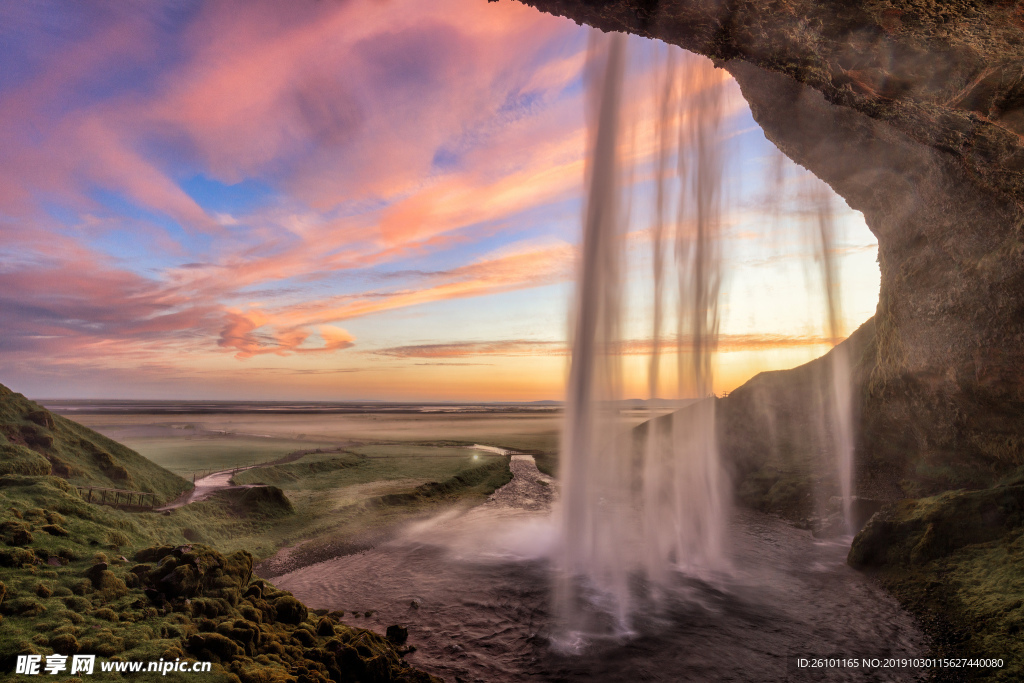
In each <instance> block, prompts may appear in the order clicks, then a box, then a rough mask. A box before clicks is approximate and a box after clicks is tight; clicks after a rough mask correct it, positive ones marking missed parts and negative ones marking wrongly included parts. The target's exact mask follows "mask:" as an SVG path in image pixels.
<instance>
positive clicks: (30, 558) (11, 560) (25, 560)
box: [0, 548, 36, 567]
mask: <svg viewBox="0 0 1024 683" xmlns="http://www.w3.org/2000/svg"><path fill="white" fill-rule="evenodd" d="M35 560H36V556H35V553H33V552H32V551H31V550H25V549H24V548H11V549H0V567H21V566H22V565H26V564H32V563H34V562H35Z"/></svg>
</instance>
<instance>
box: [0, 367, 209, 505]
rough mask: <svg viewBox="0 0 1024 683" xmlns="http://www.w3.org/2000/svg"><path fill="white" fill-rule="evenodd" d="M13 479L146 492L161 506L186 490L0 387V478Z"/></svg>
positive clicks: (167, 474) (114, 446)
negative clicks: (48, 476)
mask: <svg viewBox="0 0 1024 683" xmlns="http://www.w3.org/2000/svg"><path fill="white" fill-rule="evenodd" d="M19 474H20V475H45V474H53V475H54V476H57V477H60V478H62V479H64V480H66V481H69V482H71V483H73V484H83V485H90V486H104V487H111V488H120V489H129V490H135V491H148V492H152V493H156V494H157V498H158V499H160V500H165V501H166V500H171V499H173V498H175V497H177V496H178V495H179V494H180V493H181V492H183V491H185V490H187V489H188V488H189V487H190V484H189V483H188V482H187V481H185V480H184V479H182V478H181V477H178V476H176V475H174V474H172V473H170V472H168V471H167V470H165V469H163V468H162V467H160V466H158V465H156V464H154V463H152V462H150V461H149V460H147V459H145V458H143V457H142V456H141V455H139V454H138V453H136V452H135V451H132V450H130V449H128V448H126V447H125V446H122V445H121V444H119V443H117V442H116V441H113V440H111V439H108V438H107V437H105V436H103V435H102V434H98V433H96V432H94V431H92V430H91V429H89V428H87V427H83V426H82V425H80V424H78V423H76V422H72V421H71V420H68V419H65V418H63V417H61V416H59V415H54V414H52V413H50V412H49V411H47V410H45V409H44V408H43V407H42V406H40V405H39V404H37V403H33V402H32V401H29V400H28V399H26V398H25V397H24V396H22V395H21V394H16V393H14V392H12V391H11V390H10V389H8V388H7V387H4V386H2V385H0V475H19Z"/></svg>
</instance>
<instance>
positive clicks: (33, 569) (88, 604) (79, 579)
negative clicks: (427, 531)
mask: <svg viewBox="0 0 1024 683" xmlns="http://www.w3.org/2000/svg"><path fill="white" fill-rule="evenodd" d="M43 485H44V486H45V485H46V484H45V483H43ZM15 488H19V487H15ZM56 488H57V489H58V490H61V489H60V487H59V485H58V486H57V487H56ZM65 493H66V492H65ZM58 497H59V496H58ZM19 514H21V513H20V511H18V510H15V511H14V512H13V513H12V515H11V516H13V517H15V518H18V515H19ZM21 517H22V518H23V519H26V520H31V519H35V518H38V520H39V521H42V520H44V519H55V518H58V519H64V518H63V516H62V515H60V513H57V512H54V511H52V510H41V509H40V510H31V511H26V512H25V513H24V514H22V515H21ZM4 524H5V528H6V527H7V522H4ZM75 526H77V527H79V528H80V530H83V531H87V532H91V533H93V534H99V533H101V527H100V525H98V524H95V523H94V524H92V525H90V524H88V521H87V520H79V522H76V523H75ZM94 540H95V539H94V538H90V539H89V541H94ZM89 541H85V540H84V539H82V540H81V541H79V540H74V539H73V538H72V540H68V541H65V542H64V545H63V547H61V549H60V551H59V552H57V553H54V552H51V551H50V550H48V549H47V548H46V547H45V546H44V545H39V546H37V547H33V548H31V549H28V548H24V549H23V548H18V550H17V551H8V553H7V555H6V556H5V563H6V564H7V565H8V566H9V567H11V569H9V570H8V571H6V572H5V574H4V576H5V581H4V582H3V583H0V613H2V614H3V619H4V621H3V628H2V629H0V668H2V669H3V670H5V671H10V670H12V669H13V665H14V660H15V658H16V657H17V656H18V655H19V654H43V655H46V654H52V653H59V654H64V655H73V654H79V653H81V654H95V655H97V656H99V657H100V658H103V659H109V660H112V661H140V660H141V661H145V662H149V661H157V660H159V659H161V658H163V659H164V660H170V661H173V660H175V659H177V658H187V659H196V660H199V661H210V662H213V667H214V668H213V672H212V675H209V674H207V676H209V678H210V680H212V681H234V682H235V683H267V682H276V681H280V682H281V683H284V682H285V681H291V682H296V683H297V682H302V683H307V682H308V683H327V681H337V682H344V681H360V680H362V681H408V682H410V683H413V682H422V683H430V682H431V681H436V680H437V679H436V678H433V677H431V676H429V675H428V674H425V673H423V672H421V671H416V670H414V669H412V668H411V667H409V665H407V664H406V663H405V662H404V661H403V660H402V656H403V655H404V654H405V652H407V650H406V649H405V648H402V647H401V644H402V643H401V642H399V641H400V639H398V638H392V640H389V639H387V638H384V637H381V636H380V635H377V634H376V633H373V632H371V631H367V630H365V629H359V628H352V627H349V626H346V625H344V624H342V623H340V618H341V617H342V616H343V613H340V612H334V613H330V614H328V613H327V612H326V610H324V611H319V612H315V611H314V612H311V611H309V610H308V609H307V608H306V607H305V606H304V605H303V604H302V603H301V602H299V601H298V600H296V599H295V598H294V597H292V595H291V594H290V593H288V592H286V591H279V590H277V589H275V588H274V587H273V586H272V585H270V584H269V583H267V582H266V581H263V580H261V579H256V578H253V575H252V563H253V558H252V555H250V554H249V553H248V552H246V551H237V552H235V553H232V554H230V555H227V556H225V555H222V554H221V553H219V552H217V551H216V550H214V549H212V548H210V547H208V546H203V545H184V546H177V547H175V546H170V545H162V546H155V547H150V548H143V549H140V550H138V551H137V552H136V553H134V561H130V560H128V559H127V558H125V557H124V556H119V555H109V554H108V553H106V552H96V553H91V552H88V551H87V549H86V547H84V546H86V545H87V544H88V543H89ZM394 628H395V633H397V632H398V630H400V627H397V626H396V627H394ZM389 631H390V629H389ZM393 641H394V642H393ZM101 661H102V660H101ZM191 677H194V674H182V673H170V674H168V675H167V676H166V679H167V680H169V681H185V680H191ZM89 679H90V680H97V681H104V680H121V675H120V674H118V673H103V672H101V671H100V667H99V666H98V665H97V667H96V669H95V670H94V673H93V674H92V675H91V676H90V677H89Z"/></svg>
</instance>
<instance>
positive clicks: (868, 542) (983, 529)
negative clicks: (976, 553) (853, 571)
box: [848, 484, 1024, 567]
mask: <svg viewBox="0 0 1024 683" xmlns="http://www.w3.org/2000/svg"><path fill="white" fill-rule="evenodd" d="M1021 526H1024V485H1019V484H1018V485H1012V486H997V487H995V488H991V489H984V490H981V491H949V492H947V493H943V494H940V495H938V496H932V497H930V498H921V499H918V500H903V501H900V502H898V503H893V504H890V505H887V506H886V507H884V508H882V509H881V510H880V511H879V512H878V513H876V514H875V515H874V516H873V517H872V518H871V520H869V521H868V523H867V525H866V526H865V527H864V528H863V529H862V530H861V532H860V533H859V534H857V537H856V538H855V539H854V541H853V545H852V546H851V548H850V554H849V557H848V561H849V563H850V564H851V565H852V566H854V567H871V566H875V567H880V566H901V565H920V564H923V563H926V562H929V561H931V560H934V559H937V558H939V557H944V556H946V555H949V554H950V553H952V552H953V551H955V550H957V549H959V548H962V547H964V546H967V545H972V544H976V543H985V542H988V541H993V540H996V539H999V538H1002V537H1003V536H1005V535H1006V534H1007V533H1008V532H1009V531H1011V530H1012V529H1016V528H1019V527H1021Z"/></svg>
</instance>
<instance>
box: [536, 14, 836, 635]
mask: <svg viewBox="0 0 1024 683" xmlns="http://www.w3.org/2000/svg"><path fill="white" fill-rule="evenodd" d="M626 48H627V39H626V37H625V36H624V35H622V34H602V33H599V32H596V31H595V32H594V33H592V36H591V45H590V52H589V56H588V63H587V81H588V94H589V100H588V102H589V111H588V117H589V118H588V126H589V142H588V145H589V149H588V156H587V167H586V192H587V194H586V202H585V205H584V216H583V241H582V246H581V250H580V259H579V265H578V273H577V290H576V298H575V301H574V307H573V312H572V321H571V322H572V327H571V348H572V360H571V366H570V372H569V382H568V391H567V402H566V421H565V427H564V430H563V435H562V446H561V472H560V480H561V500H560V503H559V506H558V508H557V512H556V514H557V518H558V522H559V525H560V530H561V538H562V543H561V545H560V551H559V556H558V557H557V558H556V559H557V562H556V564H557V572H556V580H555V586H554V598H555V608H556V613H557V615H558V618H559V619H560V621H561V636H560V637H559V639H558V640H557V641H556V644H557V645H558V646H560V647H561V648H562V649H567V650H573V649H578V648H579V647H580V646H581V645H582V644H583V643H585V642H586V641H587V640H588V639H590V638H593V637H603V636H609V635H610V636H622V635H625V634H629V633H630V632H631V631H632V628H633V615H634V614H635V613H636V611H637V607H638V604H639V602H640V601H642V600H645V599H646V598H647V597H653V598H654V599H655V602H656V603H657V602H658V600H657V598H658V597H659V596H660V595H662V594H664V593H665V592H666V591H667V590H670V589H671V588H672V586H673V585H674V583H676V582H677V581H678V578H679V576H680V575H689V576H697V577H700V578H704V579H711V580H714V579H715V578H716V577H719V576H721V575H722V574H723V572H726V571H728V569H729V567H730V564H729V557H728V552H727V546H728V543H727V534H728V527H729V511H730V508H731V495H730V490H731V489H730V484H729V481H728V476H727V474H726V470H725V468H724V466H723V464H722V462H721V458H720V454H719V445H718V438H717V432H716V410H717V401H718V399H717V398H716V397H715V395H714V393H713V391H714V368H715V362H714V361H715V355H716V352H717V347H718V338H719V325H720V315H719V306H720V297H721V291H722V284H723V277H724V269H723V265H722V264H723V241H724V227H725V226H728V225H730V222H731V221H732V220H733V219H732V218H731V217H730V216H729V215H727V212H728V211H729V209H730V208H731V207H730V202H729V201H727V197H726V192H727V190H728V187H727V185H726V183H725V177H726V175H727V167H728V166H729V162H730V158H731V155H730V154H729V152H728V145H727V142H726V140H727V137H728V136H727V134H726V131H725V130H724V126H723V121H724V118H725V115H726V106H725V93H726V90H725V89H726V87H727V78H726V77H724V75H723V73H722V72H721V71H719V70H716V69H715V68H714V66H713V65H712V63H711V62H710V61H709V60H707V59H704V58H703V57H698V56H695V55H692V54H689V53H685V52H683V51H681V50H678V49H676V48H672V47H668V46H664V45H656V46H654V47H653V48H652V49H653V50H654V59H653V60H649V63H648V64H647V71H648V73H649V74H651V76H650V79H651V80H650V82H649V83H650V84H649V87H648V92H646V93H639V94H638V90H637V83H642V82H644V79H643V78H642V77H638V78H633V77H632V76H630V77H629V78H628V79H627V78H626V76H625V74H626V73H627V68H626V64H627V54H626V52H627V49H626ZM630 86H632V88H631V87H630ZM645 98H646V99H645ZM641 101H645V102H647V103H648V104H649V106H648V107H647V108H648V109H649V110H651V111H653V112H654V114H653V116H651V117H649V118H648V119H640V116H639V115H638V113H637V112H639V111H642V110H643V109H644V108H643V107H642V106H640V103H641ZM638 121H643V122H646V123H651V122H653V126H651V125H646V126H644V125H643V124H642V123H638ZM638 141H639V142H638ZM638 169H640V170H638ZM781 169H782V166H781V165H779V166H778V168H777V172H776V173H775V177H774V183H776V184H777V186H776V187H775V188H774V190H775V194H776V195H777V198H776V199H775V200H774V201H775V202H777V203H776V204H775V206H774V207H773V209H774V210H775V212H776V213H778V212H779V210H780V207H781V202H782V201H783V200H782V199H779V197H782V196H784V194H785V192H784V187H783V186H784V185H785V182H784V180H785V177H784V173H783V172H782V170H781ZM638 178H640V180H638ZM805 179H806V176H801V178H800V179H799V180H800V183H802V184H799V187H800V190H799V192H798V196H797V197H796V201H797V202H798V204H799V206H800V212H802V220H800V221H798V222H799V223H800V225H802V226H803V228H802V234H803V236H804V239H805V240H807V241H808V242H809V244H810V246H812V251H813V253H814V255H815V261H816V263H817V264H818V265H819V267H820V276H821V282H822V289H823V291H824V300H825V315H826V318H827V324H828V333H829V336H830V338H831V340H832V342H833V344H836V343H837V342H838V341H839V340H840V339H841V338H842V336H843V329H842V313H841V308H840V291H839V280H838V266H837V263H836V256H835V253H836V250H835V242H836V238H835V235H836V228H835V219H834V211H833V208H832V204H831V202H832V199H831V194H830V191H829V189H828V188H827V186H825V185H824V184H823V183H821V182H819V181H817V180H814V182H813V183H808V182H805ZM772 182H773V181H772V179H769V185H771V184H772ZM644 183H646V186H647V188H648V189H649V190H650V191H649V192H648V193H646V194H644V193H637V194H634V186H635V185H642V184H644ZM647 195H649V199H650V206H649V207H644V208H641V207H640V205H641V204H643V200H645V199H648V196H647ZM634 215H641V216H644V217H646V219H647V221H648V223H647V224H646V225H643V226H641V227H638V228H636V229H635V230H631V221H632V220H633V216H634ZM644 240H647V241H649V243H650V247H651V249H650V255H649V258H650V264H651V268H650V272H651V279H650V282H649V283H647V284H646V285H645V286H646V287H647V288H648V289H647V290H645V291H647V299H646V301H647V303H649V308H650V327H649V328H648V329H649V334H650V339H649V344H648V347H649V348H648V353H649V362H648V365H647V375H648V376H647V382H646V385H647V391H648V395H649V397H650V399H651V400H650V403H649V411H650V419H649V420H648V421H647V422H646V423H645V425H643V426H642V427H641V428H638V429H637V430H629V429H627V428H626V427H625V425H624V424H623V423H622V420H621V418H620V409H621V403H620V402H621V399H622V398H623V394H622V391H623V379H624V366H623V354H624V353H625V350H626V349H627V347H630V345H631V344H632V345H633V347H634V348H635V344H633V342H632V341H630V340H629V339H627V338H626V334H625V333H624V330H625V329H626V327H627V318H628V316H627V312H628V311H627V310H626V309H627V301H630V299H629V297H628V296H627V289H628V288H627V284H628V283H627V281H626V280H627V278H626V272H627V270H628V269H627V265H626V263H627V254H629V253H630V250H631V249H633V248H634V247H635V245H636V244H637V243H642V242H643V241H644ZM633 303H635V301H634V302H633ZM669 330H671V333H670V332H669ZM673 351H674V355H675V358H674V365H675V381H674V385H675V386H674V387H673V386H671V385H672V384H673V383H672V382H666V381H665V380H664V377H663V375H665V374H667V373H666V370H667V369H670V368H669V367H663V363H664V365H665V366H670V363H669V362H666V360H665V359H666V358H667V359H669V360H670V361H671V360H672V359H671V356H670V354H671V353H672V352H673ZM830 355H831V364H830V366H829V368H830V369H829V371H828V372H827V375H828V377H827V379H826V380H825V384H823V385H822V386H821V387H820V390H821V398H820V400H818V401H817V405H819V406H820V411H821V415H820V417H821V419H820V424H821V428H822V430H823V431H824V432H827V433H826V434H824V438H822V439H821V443H827V444H828V446H827V448H828V449H829V450H831V451H832V452H833V453H834V461H835V472H836V481H838V483H839V489H840V492H841V500H842V513H843V519H844V520H845V523H846V530H847V531H850V530H852V526H851V518H852V515H851V507H852V499H853V498H852V493H853V491H852V489H853V474H852V472H853V469H852V466H853V420H852V389H851V370H850V359H849V353H848V349H847V347H846V346H844V345H838V346H835V348H833V350H832V352H831V354H830ZM825 385H827V386H825ZM673 390H674V394H675V399H674V402H672V403H670V404H668V405H669V406H670V407H671V408H672V410H671V411H670V412H668V413H666V414H660V413H664V412H665V411H664V410H663V406H664V405H665V404H664V403H663V402H661V401H659V400H658V399H659V398H660V397H661V396H662V395H663V394H666V393H667V394H670V395H671V393H672V391H673Z"/></svg>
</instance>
